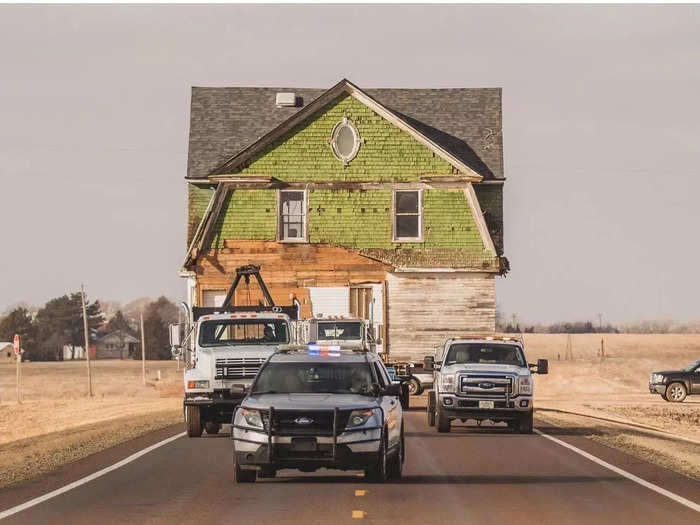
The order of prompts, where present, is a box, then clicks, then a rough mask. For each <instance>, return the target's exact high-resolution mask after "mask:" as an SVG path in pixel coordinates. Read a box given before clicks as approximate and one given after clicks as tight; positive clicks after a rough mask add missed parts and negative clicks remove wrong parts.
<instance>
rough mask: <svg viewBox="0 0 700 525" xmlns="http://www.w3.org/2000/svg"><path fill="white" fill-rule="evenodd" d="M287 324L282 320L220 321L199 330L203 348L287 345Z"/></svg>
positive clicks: (210, 323)
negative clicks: (271, 344)
mask: <svg viewBox="0 0 700 525" xmlns="http://www.w3.org/2000/svg"><path fill="white" fill-rule="evenodd" d="M287 342H289V335H288V334H287V323H286V322H285V321H283V320H281V319H220V320H216V321H206V322H204V323H202V325H201V326H200V328H199V344H200V345H201V346H222V345H243V344H269V343H287Z"/></svg>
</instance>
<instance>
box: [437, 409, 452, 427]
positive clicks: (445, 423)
mask: <svg viewBox="0 0 700 525" xmlns="http://www.w3.org/2000/svg"><path fill="white" fill-rule="evenodd" d="M450 423H451V421H450V418H449V417H447V416H446V415H445V412H444V411H443V410H442V409H441V408H440V405H439V404H438V405H437V416H436V418H435V424H436V426H437V430H438V432H440V433H441V434H442V433H447V432H449V431H450Z"/></svg>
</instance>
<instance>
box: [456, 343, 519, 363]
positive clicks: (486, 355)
mask: <svg viewBox="0 0 700 525" xmlns="http://www.w3.org/2000/svg"><path fill="white" fill-rule="evenodd" d="M466 363H489V364H498V365H516V366H527V364H526V363H525V357H524V356H523V351H522V350H521V349H520V347H519V346H516V345H503V344H488V343H456V344H453V345H452V346H451V347H450V349H449V350H448V351H447V355H446V356H445V365H454V364H466Z"/></svg>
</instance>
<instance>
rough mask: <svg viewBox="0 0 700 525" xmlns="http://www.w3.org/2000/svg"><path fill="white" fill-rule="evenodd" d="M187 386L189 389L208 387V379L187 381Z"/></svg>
mask: <svg viewBox="0 0 700 525" xmlns="http://www.w3.org/2000/svg"><path fill="white" fill-rule="evenodd" d="M187 388H190V389H205V390H206V389H208V388H209V380H202V381H187Z"/></svg>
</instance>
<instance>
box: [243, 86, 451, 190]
mask: <svg viewBox="0 0 700 525" xmlns="http://www.w3.org/2000/svg"><path fill="white" fill-rule="evenodd" d="M344 117H347V118H348V119H349V120H350V121H352V123H353V124H354V125H355V126H356V127H357V130H358V132H359V134H360V138H361V139H362V140H363V143H362V145H361V146H360V150H359V152H358V154H357V156H356V157H355V158H354V159H353V160H352V161H350V163H349V165H348V166H343V163H342V162H340V161H339V160H338V159H336V158H335V156H334V155H333V152H332V150H331V146H330V139H331V134H332V131H333V127H334V126H335V125H336V124H337V123H338V122H340V121H341V120H343V118H344ZM452 172H453V170H452V166H450V164H449V163H447V162H446V161H444V160H442V159H441V158H440V157H438V156H436V155H435V154H434V153H433V152H432V151H430V150H429V149H428V148H426V147H425V146H423V145H422V144H421V143H419V142H418V141H417V140H415V139H414V138H413V137H411V136H410V135H408V134H407V133H404V132H403V131H401V130H400V129H399V128H397V127H396V126H394V125H393V124H391V123H390V122H388V121H386V120H384V119H383V118H382V117H380V116H379V115H377V114H376V113H374V111H372V110H371V109H369V108H368V107H367V106H365V105H364V104H362V103H360V102H358V101H357V100H355V99H354V98H352V97H350V96H347V95H346V96H344V97H341V98H340V99H338V100H337V101H335V102H333V103H332V104H330V105H329V106H328V107H327V109H326V110H325V111H324V112H322V113H321V114H318V115H316V116H314V117H312V118H310V119H309V120H307V121H305V122H304V123H302V124H300V125H299V126H297V127H296V128H294V129H292V130H291V131H290V132H289V133H287V134H285V135H284V136H283V137H282V138H280V139H278V140H277V141H276V142H275V143H273V144H271V145H270V146H268V147H267V148H266V149H265V151H264V152H263V153H261V154H260V155H258V156H257V157H255V158H254V159H252V160H251V161H250V163H249V166H248V167H247V168H244V169H243V170H241V173H250V174H255V175H267V176H272V177H275V178H277V179H280V180H283V181H311V182H313V181H416V180H418V179H419V177H420V175H423V174H430V175H449V174H451V173H452Z"/></svg>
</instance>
